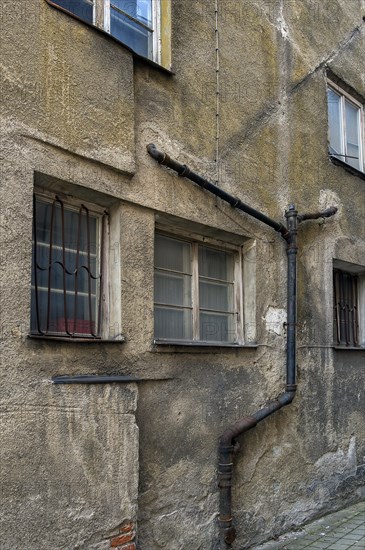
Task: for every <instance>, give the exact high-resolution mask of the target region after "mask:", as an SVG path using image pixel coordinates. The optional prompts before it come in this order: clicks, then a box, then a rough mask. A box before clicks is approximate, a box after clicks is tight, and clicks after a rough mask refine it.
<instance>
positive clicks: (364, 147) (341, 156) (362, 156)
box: [327, 80, 365, 173]
mask: <svg viewBox="0 0 365 550" xmlns="http://www.w3.org/2000/svg"><path fill="white" fill-rule="evenodd" d="M328 90H332V92H334V93H335V94H336V95H338V96H339V97H340V122H341V129H340V140H341V151H340V153H332V152H331V151H330V150H329V153H330V156H332V157H334V158H335V159H337V160H340V161H342V162H344V163H345V164H347V165H348V166H349V167H350V168H353V169H354V170H358V171H359V172H362V173H364V172H365V164H364V162H365V144H364V106H363V104H362V103H361V102H360V101H358V100H357V99H355V98H354V97H353V96H352V95H351V94H349V93H348V92H346V91H345V90H344V89H343V88H341V87H340V86H339V85H338V84H336V83H334V82H332V81H331V80H327V91H328ZM327 101H328V100H327ZM346 101H347V102H349V103H350V104H351V105H352V106H353V107H355V108H356V109H357V110H358V115H357V117H358V139H359V168H356V167H354V166H352V164H350V163H349V162H348V161H347V160H346V159H347V158H349V157H347V155H346V153H347V147H346V110H345V102H346ZM327 109H328V105H327ZM328 145H329V148H330V145H331V142H330V135H329V124H328Z"/></svg>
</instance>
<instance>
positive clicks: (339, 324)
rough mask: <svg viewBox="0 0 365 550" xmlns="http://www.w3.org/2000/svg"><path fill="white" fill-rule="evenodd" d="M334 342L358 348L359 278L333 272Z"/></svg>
mask: <svg viewBox="0 0 365 550" xmlns="http://www.w3.org/2000/svg"><path fill="white" fill-rule="evenodd" d="M333 311H334V323H333V328H334V341H335V343H336V344H337V345H339V346H351V347H356V346H359V345H360V343H359V277H358V275H356V274H353V273H347V272H346V271H342V270H339V269H335V270H334V271H333Z"/></svg>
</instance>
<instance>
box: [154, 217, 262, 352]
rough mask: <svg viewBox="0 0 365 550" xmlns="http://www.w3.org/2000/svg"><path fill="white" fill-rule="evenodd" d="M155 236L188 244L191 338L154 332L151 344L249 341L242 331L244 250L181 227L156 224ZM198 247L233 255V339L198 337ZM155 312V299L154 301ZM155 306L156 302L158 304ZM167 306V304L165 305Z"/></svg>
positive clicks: (217, 344)
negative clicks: (204, 338)
mask: <svg viewBox="0 0 365 550" xmlns="http://www.w3.org/2000/svg"><path fill="white" fill-rule="evenodd" d="M157 235H161V236H163V237H167V238H171V239H175V240H178V241H182V242H185V243H188V244H190V245H191V266H192V269H191V296H192V306H191V309H192V335H193V338H192V339H184V338H161V337H156V336H155V332H154V344H167V345H178V346H194V345H195V346H211V347H214V346H215V347H237V346H247V345H250V344H247V343H245V334H244V332H245V331H244V319H245V315H244V281H243V270H244V267H243V264H244V250H243V246H239V245H235V244H232V243H228V242H226V241H220V240H219V239H215V238H211V237H206V236H202V235H196V234H191V233H190V232H182V231H181V230H180V229H179V230H176V231H174V230H173V229H169V230H166V229H165V228H163V227H162V228H160V227H156V232H155V238H156V236H157ZM199 246H204V247H207V248H212V249H213V250H218V251H222V252H228V253H231V254H232V256H233V262H234V263H233V266H234V268H233V282H232V284H233V307H234V309H235V311H234V313H233V314H234V317H235V338H234V340H232V341H225V340H203V339H201V338H200V336H201V335H200V310H201V309H204V308H201V307H200V303H199V280H200V277H199V265H198V253H199ZM156 269H159V268H158V266H156V265H155V261H154V273H155V272H156ZM153 305H154V311H155V306H156V301H155V299H154V301H153ZM157 305H158V304H157ZM166 305H168V304H166ZM253 345H254V346H255V344H253Z"/></svg>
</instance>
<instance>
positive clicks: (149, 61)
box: [46, 0, 175, 76]
mask: <svg viewBox="0 0 365 550" xmlns="http://www.w3.org/2000/svg"><path fill="white" fill-rule="evenodd" d="M46 2H47V4H49V5H50V6H52V8H54V9H56V10H59V11H62V12H63V13H65V14H66V15H68V16H69V17H72V19H75V20H76V21H79V22H80V23H83V24H84V25H86V26H87V27H89V28H90V29H93V30H94V31H96V32H98V33H100V34H102V35H104V36H105V37H106V38H107V39H110V40H112V41H113V42H116V43H117V44H119V45H120V46H123V48H125V49H126V50H128V51H129V52H131V54H132V55H133V57H134V59H136V60H138V61H141V62H143V63H146V64H147V65H150V66H152V67H154V68H155V69H158V70H159V71H161V72H163V73H166V74H168V75H171V76H173V75H174V74H175V73H174V72H173V71H171V70H170V69H167V67H164V66H163V65H160V64H159V63H156V61H152V59H149V58H148V57H144V56H143V55H139V54H138V53H136V52H135V51H134V50H132V48H130V47H129V46H127V44H124V42H121V41H120V40H118V38H115V36H113V35H112V34H110V33H108V32H106V31H104V29H101V28H100V27H97V26H96V25H93V24H92V23H89V22H88V21H85V20H84V19H81V17H78V16H77V15H75V14H74V13H72V12H70V11H67V10H66V9H65V8H62V6H59V5H58V4H55V3H54V2H52V0H46Z"/></svg>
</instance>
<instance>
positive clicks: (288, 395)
mask: <svg viewBox="0 0 365 550" xmlns="http://www.w3.org/2000/svg"><path fill="white" fill-rule="evenodd" d="M293 386H294V385H293ZM295 394H296V387H295V389H290V390H289V389H288V390H287V391H286V392H285V393H283V394H282V395H280V397H278V401H279V403H280V405H281V407H285V406H286V405H290V403H291V402H292V401H293V399H294V397H295Z"/></svg>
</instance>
